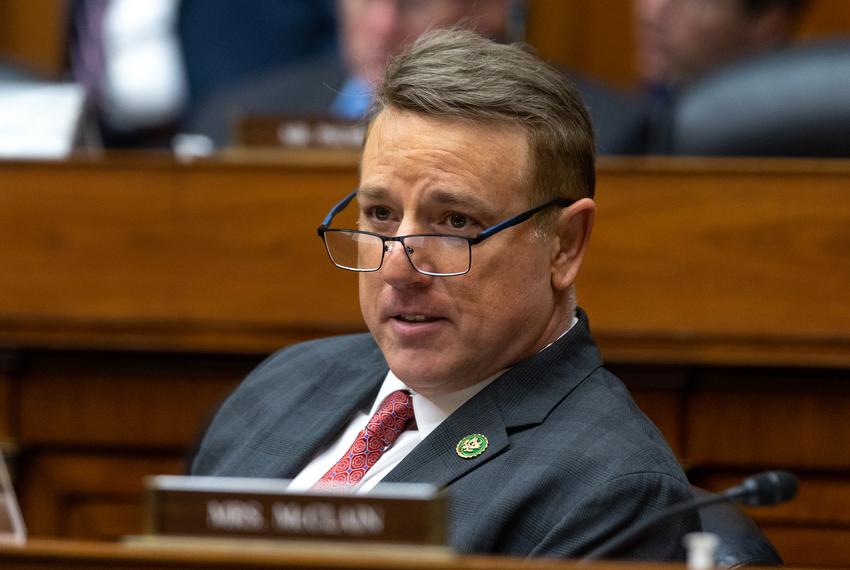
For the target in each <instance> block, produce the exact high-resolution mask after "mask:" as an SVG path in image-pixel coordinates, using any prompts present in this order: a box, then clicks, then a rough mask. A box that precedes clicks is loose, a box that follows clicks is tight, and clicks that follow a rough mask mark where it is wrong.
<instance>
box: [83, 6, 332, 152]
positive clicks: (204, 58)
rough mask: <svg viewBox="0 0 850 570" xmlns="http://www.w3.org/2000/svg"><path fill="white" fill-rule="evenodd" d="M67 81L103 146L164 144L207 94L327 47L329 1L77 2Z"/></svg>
mask: <svg viewBox="0 0 850 570" xmlns="http://www.w3.org/2000/svg"><path fill="white" fill-rule="evenodd" d="M69 19H70V21H69V28H70V29H69V57H70V63H71V71H72V75H73V77H74V79H75V80H76V81H78V82H79V83H81V84H82V85H83V86H84V87H85V88H86V90H87V92H88V97H89V101H90V104H91V106H92V107H93V109H94V111H95V115H96V118H97V122H98V126H99V127H100V131H101V134H102V138H103V143H104V145H105V146H130V147H132V146H168V145H169V144H170V141H171V137H172V135H173V134H174V133H175V132H176V131H177V130H178V127H179V126H180V124H181V123H182V121H183V120H184V119H185V117H187V116H191V115H192V114H193V112H194V109H195V108H196V107H197V106H198V105H201V104H203V102H204V100H205V99H206V97H207V95H208V94H209V93H212V92H215V91H217V89H218V88H220V87H221V86H222V85H223V84H226V83H230V82H233V81H238V80H242V79H244V78H246V77H250V76H251V75H254V74H258V73H262V72H263V71H265V70H267V69H269V68H276V67H280V66H283V65H287V64H290V63H292V62H293V61H296V60H298V59H299V58H303V57H307V56H311V55H313V54H315V53H320V52H328V53H333V52H334V48H335V41H336V33H335V29H336V25H335V18H334V7H333V0H315V1H310V2H305V1H303V0H252V1H251V2H235V1H232V0H182V1H181V0H144V1H139V0H76V1H74V2H72V3H71V5H70V10H69Z"/></svg>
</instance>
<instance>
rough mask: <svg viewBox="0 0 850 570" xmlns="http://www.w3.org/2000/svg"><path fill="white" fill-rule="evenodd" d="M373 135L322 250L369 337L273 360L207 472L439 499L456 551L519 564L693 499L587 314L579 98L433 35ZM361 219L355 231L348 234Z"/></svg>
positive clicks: (387, 93) (390, 94) (325, 227)
mask: <svg viewBox="0 0 850 570" xmlns="http://www.w3.org/2000/svg"><path fill="white" fill-rule="evenodd" d="M369 117H370V120H369V126H368V131H367V137H366V142H365V146H364V149H363V155H362V161H361V165H360V166H361V168H360V184H359V186H358V188H357V190H355V191H354V192H352V193H351V194H350V195H349V196H347V197H346V198H344V199H343V200H342V201H341V202H340V203H339V204H337V205H336V206H335V207H334V208H333V209H332V211H331V212H330V213H329V214H328V216H327V217H326V218H325V220H324V222H323V223H322V225H321V226H320V227H319V234H320V235H321V236H322V238H323V240H324V243H325V246H326V248H327V251H328V254H329V255H330V258H331V261H332V262H333V263H334V264H336V265H337V266H338V267H340V268H342V269H347V270H353V271H358V272H360V305H361V310H362V312H363V317H364V319H365V321H366V324H367V325H368V327H369V331H370V334H363V335H355V336H346V337H339V338H333V339H325V340H319V341H313V342H309V343H304V344H300V345H296V346H293V347H290V348H287V349H285V350H283V351H281V352H279V353H278V354H276V355H274V356H272V357H271V358H269V359H268V360H267V361H266V362H265V363H264V364H262V365H261V366H260V367H259V368H258V369H257V370H255V371H254V372H253V373H252V374H251V375H250V376H249V377H248V379H246V380H245V382H244V383H243V384H242V385H241V386H240V387H239V388H238V389H237V390H236V392H235V393H234V394H233V395H232V396H231V397H230V398H229V399H228V400H227V402H226V403H225V404H224V405H223V406H222V408H221V410H220V411H219V413H218V415H217V417H216V418H215V420H214V421H213V423H212V424H211V426H210V428H209V430H208V432H207V434H206V436H205V438H204V440H203V442H202V445H201V447H200V450H199V453H198V455H197V457H196V459H195V461H194V464H193V473H195V474H203V475H227V476H253V477H280V478H286V479H293V482H292V488H293V489H301V490H304V489H311V488H316V487H318V488H327V487H330V488H339V489H347V490H349V491H351V492H368V491H369V490H370V489H372V488H373V487H374V486H375V485H377V484H379V483H380V482H390V481H406V482H423V483H431V484H434V485H437V486H439V487H441V488H444V489H445V490H446V491H447V493H448V494H449V497H450V509H449V525H450V535H449V537H450V542H451V545H452V546H453V547H454V548H455V549H456V550H458V551H460V552H476V553H504V554H512V555H518V556H560V557H578V556H581V555H582V554H584V553H587V552H588V551H589V550H591V549H593V548H594V547H597V546H598V545H600V544H601V543H604V542H605V541H606V540H609V539H610V538H611V537H613V536H616V535H617V534H618V533H620V532H622V531H623V530H624V529H626V528H628V527H629V526H631V525H632V524H635V523H636V522H639V521H641V520H642V519H644V518H645V517H647V516H650V515H651V514H653V513H655V512H657V511H659V510H660V509H663V508H665V507H667V506H669V505H672V504H675V503H678V502H681V501H684V500H687V499H688V498H689V497H690V491H689V485H688V482H687V480H686V478H685V476H684V475H683V473H682V471H681V469H680V467H679V466H678V464H677V463H676V460H675V459H674V458H673V455H672V453H671V452H670V449H669V448H668V447H667V445H666V443H665V442H664V439H663V438H662V436H661V435H660V434H659V432H658V431H657V429H656V428H655V427H654V426H653V425H652V423H651V422H650V421H649V420H648V419H647V418H646V417H645V416H644V415H643V414H642V413H641V412H640V410H639V409H638V408H637V407H636V406H635V404H634V402H633V401H632V400H631V398H630V397H629V394H628V392H627V390H626V388H625V387H624V386H623V385H622V383H621V382H620V381H619V380H617V378H615V377H614V376H613V375H612V374H611V373H609V372H608V371H606V370H605V369H604V368H603V367H602V362H601V360H600V356H599V353H598V351H597V349H596V347H595V345H594V343H593V340H592V339H591V337H590V332H589V325H588V320H587V316H586V315H585V313H584V312H582V311H581V310H580V309H578V308H577V306H576V301H575V280H576V276H577V274H578V271H579V267H580V266H581V263H582V259H583V257H584V254H585V251H586V249H587V244H588V239H589V237H590V231H591V226H592V224H593V219H594V215H595V204H594V202H593V199H592V198H593V193H594V182H595V173H594V172H595V171H594V139H593V130H592V128H591V124H590V120H589V118H588V115H587V111H586V110H585V108H584V106H583V105H582V103H581V101H580V99H579V98H578V96H577V95H576V93H575V91H574V90H573V89H572V88H570V87H568V86H567V85H565V83H564V82H563V80H562V79H561V76H560V74H559V73H558V72H557V71H556V70H554V69H552V68H550V67H549V66H547V65H546V64H544V63H543V62H541V61H540V60H539V59H538V58H536V57H535V56H534V55H532V54H530V53H528V52H527V51H525V50H523V49H521V48H519V47H516V46H507V45H501V44H497V43H494V42H492V41H490V40H487V39H484V38H482V37H480V36H478V35H476V34H474V33H472V32H462V31H438V32H432V33H429V34H427V35H425V36H423V37H422V38H421V39H420V40H418V41H417V42H416V43H414V44H413V46H411V47H410V48H409V49H408V50H407V51H406V52H405V53H404V54H403V55H401V56H400V57H399V58H397V59H396V60H395V61H394V62H393V63H392V64H391V65H390V67H389V69H388V70H387V75H386V78H385V80H384V81H383V82H382V84H381V87H380V89H379V91H378V92H377V94H376V98H375V102H374V103H373V107H372V110H371V112H370V115H369ZM352 209H354V210H355V211H356V214H357V223H356V227H357V229H350V228H348V227H344V226H343V227H338V226H336V225H334V219H335V218H338V219H342V218H344V217H345V216H344V212H346V211H350V210H352ZM370 418H371V419H370ZM364 426H365V427H364ZM698 526H699V523H698V522H697V519H696V517H695V516H691V515H684V516H682V517H680V518H674V519H672V520H670V521H669V522H668V523H667V524H665V525H661V526H659V527H657V529H656V530H655V532H654V533H652V534H650V535H649V536H648V537H646V538H645V539H644V540H642V541H641V542H639V543H637V544H634V545H631V546H630V548H629V549H628V550H627V551H624V552H620V553H618V555H620V556H625V557H629V558H634V559H649V560H669V559H676V558H678V557H679V556H680V554H681V552H680V551H681V546H680V538H681V536H682V535H683V534H684V533H685V532H687V531H690V530H695V529H696V528H698Z"/></svg>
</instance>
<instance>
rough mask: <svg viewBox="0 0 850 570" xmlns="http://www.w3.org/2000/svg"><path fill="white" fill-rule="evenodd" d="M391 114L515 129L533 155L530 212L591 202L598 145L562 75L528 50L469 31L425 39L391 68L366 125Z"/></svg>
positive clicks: (441, 32) (583, 110)
mask: <svg viewBox="0 0 850 570" xmlns="http://www.w3.org/2000/svg"><path fill="white" fill-rule="evenodd" d="M387 108H391V109H401V110H406V111H413V112H416V113H420V114H422V115H425V116H432V117H439V118H457V119H461V120H470V121H475V122H487V123H496V124H498V123H509V124H514V125H517V126H519V127H521V128H522V129H524V130H525V132H526V133H527V135H528V142H529V147H530V150H531V155H530V160H531V164H530V170H531V171H530V172H528V173H526V174H527V175H528V179H529V185H530V191H529V198H530V204H529V206H534V205H536V203H542V202H547V201H549V200H552V199H553V198H571V199H573V200H577V199H579V198H584V197H588V198H592V197H593V193H594V186H595V182H596V175H595V167H594V158H595V142H594V136H593V128H592V126H591V124H590V117H589V116H588V113H587V109H586V108H585V106H584V104H583V103H582V101H581V99H580V98H579V96H578V93H577V92H576V90H575V88H574V87H572V86H571V85H569V84H568V83H567V82H566V81H565V79H564V78H563V76H562V74H561V73H560V72H558V71H557V70H556V69H555V68H553V67H552V66H550V65H548V64H546V63H545V62H544V61H542V60H541V59H540V58H539V57H537V56H536V55H535V54H534V53H532V52H531V50H530V49H529V48H527V47H526V46H521V45H519V44H512V45H506V44H499V43H496V42H493V41H491V40H488V39H486V38H483V37H481V36H479V35H478V34H476V33H474V32H470V31H461V30H435V31H431V32H428V33H426V34H424V35H422V36H421V37H420V38H419V39H418V40H417V41H416V42H414V43H413V44H412V45H411V46H410V47H409V48H408V49H407V50H406V51H405V52H404V53H402V54H401V55H399V56H398V57H396V58H395V59H394V60H393V61H392V62H391V63H390V65H389V67H388V68H387V72H386V77H385V80H384V82H383V83H382V85H381V86H380V87H379V88H378V91H377V93H376V95H375V100H374V102H373V104H372V108H371V109H370V111H369V114H368V119H369V123H370V124H371V122H372V120H373V119H374V118H375V117H376V116H377V115H378V114H379V113H380V112H381V111H383V110H384V109H387ZM367 136H368V133H367ZM531 202H535V203H531Z"/></svg>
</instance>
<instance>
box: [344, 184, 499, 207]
mask: <svg viewBox="0 0 850 570" xmlns="http://www.w3.org/2000/svg"><path fill="white" fill-rule="evenodd" d="M405 197H412V198H416V199H417V201H419V202H424V203H428V204H434V205H440V206H451V207H458V208H470V209H474V210H477V211H484V212H487V211H490V210H492V209H493V207H492V205H491V204H490V203H489V202H488V201H487V200H486V199H484V198H482V197H480V196H478V195H476V194H473V193H471V192H468V191H465V190H462V189H449V188H440V187H437V188H425V189H424V190H422V191H421V192H418V193H416V194H415V195H413V194H412V193H411V194H408V193H406V192H405V189H404V188H402V189H401V190H395V191H393V190H390V189H388V188H383V187H381V186H369V185H365V186H361V187H359V188H358V189H357V199H358V200H360V201H361V202H375V201H388V200H399V199H402V200H403V199H404V198H405Z"/></svg>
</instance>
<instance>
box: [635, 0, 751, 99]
mask: <svg viewBox="0 0 850 570" xmlns="http://www.w3.org/2000/svg"><path fill="white" fill-rule="evenodd" d="M741 4H742V3H741V2H740V0H635V2H634V12H635V13H634V16H635V27H636V30H635V32H636V37H637V53H638V67H639V71H640V74H641V76H642V78H643V79H644V80H645V81H650V82H662V83H675V82H678V81H689V80H692V79H694V78H696V77H698V76H700V75H702V74H704V73H706V72H709V71H711V70H713V69H715V68H716V67H718V66H720V65H722V64H725V63H728V62H731V61H733V60H735V59H737V58H739V57H742V56H744V55H748V53H749V52H750V51H751V48H752V47H753V46H751V43H752V42H753V41H754V40H752V36H753V33H754V32H753V26H754V23H755V17H754V16H752V15H751V14H750V13H749V12H747V11H746V10H745V9H744V8H743V7H742V5H741Z"/></svg>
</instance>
